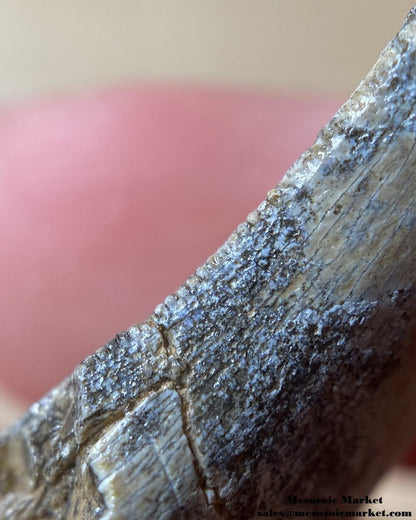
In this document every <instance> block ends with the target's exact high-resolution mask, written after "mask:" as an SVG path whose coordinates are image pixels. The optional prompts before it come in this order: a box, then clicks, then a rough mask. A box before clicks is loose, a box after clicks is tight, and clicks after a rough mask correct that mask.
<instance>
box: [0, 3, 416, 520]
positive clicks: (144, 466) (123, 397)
mask: <svg viewBox="0 0 416 520" xmlns="http://www.w3.org/2000/svg"><path fill="white" fill-rule="evenodd" d="M415 139H416V10H415V9H413V10H412V11H411V12H410V13H409V15H408V17H407V19H406V21H405V24H404V25H403V27H402V29H401V30H400V32H399V33H398V34H397V36H396V37H395V38H394V39H393V40H392V42H391V43H390V44H389V45H388V46H387V48H386V49H385V50H384V51H383V53H382V54H381V56H380V58H379V60H378V61H377V63H376V65H375V66H374V68H373V69H372V70H371V72H370V73H369V75H368V76H367V78H366V79H365V80H364V81H363V82H362V83H361V84H360V85H359V87H358V88H357V90H356V91H355V92H354V93H353V95H352V97H351V98H350V100H349V101H348V102H347V103H346V104H345V105H344V106H343V107H342V108H341V109H340V111H339V112H338V113H337V114H336V115H335V117H334V118H333V119H332V120H331V121H330V123H329V124H328V125H327V126H326V127H325V128H324V129H323V130H322V131H321V133H320V134H319V136H318V139H317V141H316V143H315V144H314V145H313V146H312V147H311V148H310V149H309V150H308V151H307V152H305V154H304V155H303V156H302V157H301V158H300V159H299V160H298V162H296V163H295V165H294V166H293V167H292V168H291V169H290V170H289V172H288V173H287V174H286V176H285V178H284V180H283V181H282V183H281V184H280V185H279V186H278V187H277V188H274V189H272V190H271V191H270V192H269V194H268V196H267V199H266V200H265V201H264V202H263V203H262V204H261V205H260V206H259V208H258V209H257V210H256V211H254V212H253V213H251V214H250V215H249V217H248V219H247V221H246V222H245V223H243V224H241V226H239V228H238V229H237V230H236V232H235V233H234V234H233V235H231V237H230V238H229V240H228V241H227V242H226V243H225V244H224V246H222V247H221V248H220V249H219V250H218V251H217V253H216V254H215V255H213V256H212V257H211V258H210V259H209V260H208V261H207V263H206V264H205V265H203V266H202V267H200V268H199V269H198V270H197V271H196V273H195V275H193V276H192V277H191V278H190V279H189V280H188V281H186V282H185V284H184V285H183V286H182V287H181V288H180V289H179V290H178V291H177V293H176V294H174V295H171V296H168V297H167V298H166V300H165V301H164V303H163V304H161V305H160V306H158V307H157V309H156V310H155V312H154V314H153V315H152V316H150V318H149V319H148V320H147V321H146V322H145V323H143V324H140V325H136V326H133V327H131V328H130V329H129V330H128V331H127V332H125V333H122V334H120V335H118V336H117V337H116V338H115V339H114V340H113V341H110V342H109V343H108V344H107V345H105V346H104V347H102V348H101V349H99V350H98V351H97V352H96V353H95V354H94V355H92V356H90V357H89V358H87V359H86V360H85V361H84V362H83V363H81V364H80V365H79V366H78V367H77V368H76V369H75V371H74V372H73V374H72V375H71V376H70V377H69V378H68V379H67V380H65V381H64V382H63V383H62V384H61V385H60V386H58V387H57V388H55V389H54V390H52V391H51V392H50V393H49V394H48V395H46V396H45V397H44V398H43V399H42V400H41V401H39V402H38V403H36V404H34V405H33V406H32V407H31V408H30V409H29V410H28V411H27V412H26V414H25V415H24V416H23V417H22V418H21V419H20V420H19V421H18V422H16V423H15V424H14V425H12V426H11V427H10V428H9V429H8V430H7V431H5V432H4V433H3V434H2V435H1V436H0V468H1V472H0V517H1V518H4V519H16V518H18V519H33V518H56V519H79V518H82V519H85V520H88V519H105V520H109V519H116V518H117V519H142V518H158V519H159V520H162V519H174V518H184V519H185V518H186V519H193V518H195V519H196V518H198V519H200V518H203V519H218V518H226V519H234V518H239V519H250V518H254V517H256V516H257V514H258V512H259V511H260V512H261V511H262V510H268V509H269V508H273V509H274V510H276V511H278V510H282V509H283V510H284V509H285V508H286V506H285V504H286V503H287V496H288V495H297V496H303V497H308V496H309V497H319V496H327V495H331V496H334V497H335V496H341V495H358V496H359V494H360V493H361V494H362V493H365V492H368V491H369V489H370V487H371V486H372V485H373V484H374V482H375V481H376V480H377V478H378V477H379V476H380V475H381V473H382V472H383V471H384V470H385V469H386V468H387V467H388V466H389V465H390V464H391V463H392V462H393V461H394V460H395V458H396V457H397V456H398V454H399V453H400V452H401V450H402V449H403V448H404V447H405V445H406V443H407V442H408V440H409V439H411V437H412V435H414V433H415V432H416V383H415V380H414V374H415V371H416V351H415V345H416V342H415V341H414V337H415V334H414V333H415V328H416V312H415V305H416V288H415V284H416V248H415V244H416V202H415V192H416V175H415V171H416V150H415V142H416V141H415ZM404 432H405V433H404ZM305 508H306V506H305V505H304V506H303V509H305Z"/></svg>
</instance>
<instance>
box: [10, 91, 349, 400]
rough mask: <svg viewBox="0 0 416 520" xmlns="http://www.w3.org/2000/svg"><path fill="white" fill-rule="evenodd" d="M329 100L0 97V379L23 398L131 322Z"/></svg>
mask: <svg viewBox="0 0 416 520" xmlns="http://www.w3.org/2000/svg"><path fill="white" fill-rule="evenodd" d="M343 101H345V99H343V98H341V97H339V96H338V97H332V98H331V97H326V98H324V97H309V98H307V97H300V96H291V95H272V94H264V93H258V92H257V93H256V92H235V91H223V90H214V89H202V88H199V89H196V88H176V87H171V88H167V87H165V88H155V87H153V88H150V87H147V88H125V89H117V90H112V91H106V92H101V93H94V94H87V95H83V96H79V97H73V98H70V99H56V100H49V101H46V102H40V103H34V104H29V105H25V106H20V107H14V108H12V109H4V110H3V111H2V117H1V119H0V171H1V175H0V213H1V217H2V218H1V219H0V239H1V243H2V245H3V247H2V248H1V258H0V282H1V287H2V291H1V292H0V316H1V328H0V349H1V351H0V356H1V360H2V362H1V364H0V383H1V384H2V385H3V386H4V387H5V388H7V389H8V390H9V391H11V392H12V393H13V394H15V395H16V396H18V397H19V398H21V399H22V400H24V401H26V402H31V401H35V400H37V399H39V398H40V397H41V396H42V395H43V394H45V393H46V392H47V391H48V390H49V389H51V388H52V387H53V386H54V385H56V384H57V383H59V382H60V381H61V380H62V379H63V378H64V377H66V376H67V375H69V374H70V373H71V372H72V370H73V368H74V367H75V365H76V364H77V363H79V362H80V361H82V360H83V359H84V358H85V357H86V356H87V355H89V354H91V353H93V352H94V351H95V350H96V349H97V348H98V347H99V346H101V345H102V344H104V343H105V342H106V341H108V340H110V339H111V338H112V337H113V336H114V335H115V334H116V333H117V332H119V331H121V330H125V329H126V328H127V327H129V326H130V325H131V324H133V323H137V322H139V321H143V320H144V319H145V318H146V317H147V316H148V315H149V314H150V313H151V312H152V311H153V309H154V307H155V306H156V305H157V304H158V303H160V302H161V301H163V299H164V298H165V297H166V296H167V295H168V294H169V293H172V292H174V291H175V290H176V289H177V287H178V286H179V285H180V284H181V283H182V282H184V281H185V280H186V278H187V277H188V276H189V275H191V274H192V273H193V271H194V270H195V269H196V267H198V265H200V264H201V263H202V262H204V261H205V260H206V258H207V257H208V256H209V255H210V254H212V253H213V252H214V251H215V250H216V249H217V248H218V247H219V246H220V245H221V243H222V242H224V240H225V239H226V238H227V237H228V235H229V234H230V233H231V232H232V231H233V229H234V228H235V227H236V226H237V225H238V224H239V223H240V222H242V221H243V220H244V219H245V218H246V216H247V214H248V213H249V212H250V211H252V210H253V209H254V208H255V207H256V206H257V205H258V204H259V203H260V202H261V201H262V200H263V199H264V198H265V196H266V193H267V191H268V190H269V189H271V188H272V187H274V186H276V185H277V184H278V182H279V181H280V179H281V178H282V177H283V175H284V173H285V172H286V170H287V169H288V167H289V166H290V165H291V164H292V163H293V162H294V161H295V160H296V159H297V158H298V157H299V155H300V154H301V153H302V152H303V151H304V150H305V149H306V148H307V147H309V146H310V145H311V144H312V143H313V142H314V140H315V138H316V135H317V133H318V131H319V130H320V128H321V127H322V126H324V125H325V123H326V122H327V121H328V120H329V119H330V117H331V116H332V115H333V114H334V113H335V111H336V110H337V109H338V108H339V106H340V105H341V104H342V102H343Z"/></svg>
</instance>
